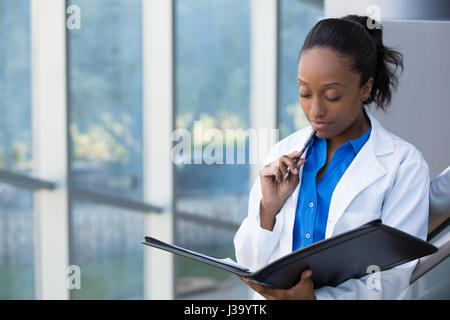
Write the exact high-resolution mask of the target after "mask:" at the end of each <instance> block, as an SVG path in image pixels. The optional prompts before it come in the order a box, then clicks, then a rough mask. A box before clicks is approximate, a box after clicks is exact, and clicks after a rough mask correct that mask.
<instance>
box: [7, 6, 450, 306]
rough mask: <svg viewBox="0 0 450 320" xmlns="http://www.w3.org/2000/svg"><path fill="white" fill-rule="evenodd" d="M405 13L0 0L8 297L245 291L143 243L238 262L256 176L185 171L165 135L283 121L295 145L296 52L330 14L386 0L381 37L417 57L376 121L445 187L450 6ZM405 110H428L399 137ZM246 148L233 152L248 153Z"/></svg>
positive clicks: (196, 142)
mask: <svg viewBox="0 0 450 320" xmlns="http://www.w3.org/2000/svg"><path fill="white" fill-rule="evenodd" d="M158 2H159V3H158ZM337 2H338V3H339V4H337ZM405 3H406V1H389V2H388V1H372V2H366V1H331V0H330V1H327V0H325V1H324V0H278V1H277V0H267V1H264V0H252V1H251V0H167V1H153V0H67V1H64V0H61V1H48V0H39V1H37V0H0V299H41V298H57V299H143V298H168V299H172V298H173V299H216V298H217V299H247V298H249V294H250V291H249V290H248V288H247V287H246V286H245V285H243V283H242V282H241V281H240V280H238V279H237V278H235V277H233V276H231V275H230V274H228V273H226V272H222V271H220V270H218V269H215V268H211V267H209V266H206V265H203V264H199V263H194V262H191V261H188V260H187V259H184V258H180V257H173V258H168V257H167V254H166V256H164V259H165V260H161V261H168V264H164V263H163V262H161V263H158V260H157V258H158V257H161V256H160V255H158V254H156V253H155V254H153V253H149V251H152V250H154V249H150V248H148V247H145V248H144V246H143V245H142V244H141V243H140V242H141V241H142V240H143V238H144V236H145V235H157V236H160V237H161V238H162V239H164V240H167V241H169V242H171V243H175V244H177V245H180V246H183V247H185V248H188V249H191V250H195V251H199V252H202V253H205V254H208V255H212V256H215V257H219V258H225V257H231V258H233V259H234V258H235V256H234V246H233V237H234V234H235V232H236V231H237V228H238V227H239V225H240V223H241V222H242V220H243V219H244V218H245V216H246V215H247V205H248V195H249V190H250V188H251V186H252V184H253V182H254V179H255V177H256V175H255V172H257V170H258V166H257V165H256V166H253V165H251V164H250V163H249V161H248V158H247V160H246V161H245V163H243V164H226V165H225V164H212V165H210V164H206V163H203V164H175V163H173V162H171V161H170V159H168V157H167V152H166V151H167V150H170V148H171V147H172V146H173V141H171V140H170V134H165V133H164V132H169V133H170V132H172V131H173V130H175V129H186V130H187V131H189V132H191V133H194V129H195V128H194V122H200V123H201V125H202V128H203V130H206V129H208V128H216V129H218V130H220V132H222V133H225V130H226V129H242V130H244V131H245V130H248V129H250V128H277V129H279V139H282V138H284V137H286V136H288V135H289V134H291V133H293V132H295V131H296V130H298V129H301V128H303V127H305V126H307V125H308V123H307V121H306V119H305V117H304V115H303V113H302V112H301V109H300V107H299V104H298V99H297V91H298V88H297V83H296V75H297V59H298V53H299V50H300V48H301V46H302V44H303V41H304V39H305V37H306V35H307V33H308V32H309V30H310V29H311V28H312V27H313V26H314V24H315V23H316V22H317V21H318V20H319V19H321V18H324V17H330V16H343V15H345V14H348V13H358V14H366V15H367V14H370V13H374V12H373V11H372V12H368V11H367V8H369V6H370V5H373V4H375V5H379V8H381V20H382V22H383V21H384V19H386V21H387V22H386V25H384V24H383V26H384V27H385V30H387V31H385V34H386V41H387V42H388V43H391V44H393V45H399V46H400V49H401V50H400V51H402V52H403V53H404V54H405V57H406V60H405V62H406V63H405V64H406V72H405V74H403V76H402V77H403V78H401V79H400V87H399V91H398V95H397V96H396V97H395V98H394V101H393V104H392V105H393V106H394V107H395V109H394V107H393V108H392V109H393V111H392V113H391V114H390V115H387V116H386V115H379V118H380V121H382V123H383V124H384V125H385V126H386V128H387V129H388V130H391V131H392V132H394V133H396V134H398V135H400V136H401V137H403V138H404V139H405V140H407V141H409V142H412V143H414V144H415V145H416V146H417V147H418V148H419V149H420V150H421V151H422V152H423V153H424V154H425V157H426V159H427V161H428V162H429V163H430V167H431V169H432V175H434V176H436V175H437V173H438V172H440V171H441V170H442V169H443V168H445V167H446V166H447V165H448V159H449V157H450V155H449V150H448V149H449V148H448V147H447V148H446V149H444V150H442V149H440V150H438V149H437V148H436V146H437V145H438V141H440V140H439V139H441V140H442V142H443V143H445V141H447V143H448V138H449V136H448V132H447V130H445V123H446V122H447V121H448V118H449V116H450V114H449V111H448V110H447V109H448V108H447V104H448V98H449V96H448V95H449V94H448V92H444V90H440V89H444V88H445V86H446V83H448V74H449V73H448V71H449V62H448V56H449V43H448V32H449V30H450V28H449V23H448V18H449V10H448V9H449V7H448V4H447V2H445V1H435V2H434V4H433V5H432V4H431V3H433V1H409V2H408V5H407V6H406V5H405ZM425 3H426V4H427V5H425ZM70 6H75V11H73V10H67V9H68V8H69V7H70ZM72 8H73V7H72ZM77 8H79V16H77V15H76V14H77V11H76V9H77ZM158 10H160V12H159V11H158ZM375 14H376V12H375ZM77 17H79V18H80V22H81V23H80V24H79V26H78V27H77V26H76V24H75V27H74V28H73V26H74V25H73V24H72V25H71V24H70V22H73V20H71V19H75V18H77ZM66 23H67V24H66ZM165 26H169V27H168V28H166V27H165ZM415 28H416V29H415ZM389 30H392V32H390V31H389ZM408 30H409V31H408ZM420 32H422V36H423V38H421V39H423V43H422V44H420V43H419V42H417V41H416V40H415V39H416V37H417V36H418V33H419V34H420ZM149 39H150V40H149ZM425 43H426V45H425ZM420 47H422V48H423V47H425V48H428V50H426V53H424V54H426V56H425V57H424V56H423V54H422V53H420V52H418V51H416V50H419V49H420ZM430 48H431V49H430ZM153 49H154V50H155V55H154V56H153V52H152V50H153ZM161 57H162V58H161ZM159 58H161V59H159ZM424 58H426V59H424ZM152 59H153V60H152ZM420 61H421V62H420ZM166 67H167V68H166ZM261 70H266V71H265V72H262V71H261ZM267 70H268V71H267ZM427 77H429V78H430V79H432V82H431V83H427V80H426V79H427ZM402 79H403V80H402ZM424 79H425V81H424ZM424 82H425V84H424ZM419 86H421V91H420V94H418V93H417V88H418V87H419ZM146 88H148V89H149V90H146ZM164 92H168V94H167V95H164ZM159 97H162V98H161V100H158V99H159ZM261 97H263V98H264V97H269V99H263V98H261ZM261 100H263V101H261ZM260 101H261V103H259V102H260ZM431 108H434V109H431ZM444 109H446V110H444ZM146 110H149V111H146ZM402 110H415V111H414V112H412V113H411V114H410V115H408V117H409V120H410V121H406V122H402V125H401V126H399V125H398V122H399V120H401V119H404V116H405V113H404V112H402ZM427 110H428V111H427ZM430 111H432V112H431V113H434V114H435V115H436V114H438V115H439V117H438V118H439V119H436V117H433V118H434V120H433V119H431V117H430V116H429V115H430ZM146 112H148V113H146ZM441 114H442V116H441ZM383 117H384V118H383ZM146 119H151V121H149V122H147V121H145V120H146ZM441 119H443V120H441ZM445 119H447V120H445ZM436 121H437V122H439V121H445V123H444V122H443V124H444V125H442V126H437V129H436V130H437V131H438V132H434V134H436V136H438V137H439V138H436V139H438V141H436V143H433V145H430V144H429V143H427V141H429V140H428V138H429V137H428V136H424V134H423V132H425V131H427V130H428V129H427V128H430V126H433V123H434V124H436ZM153 124H155V125H153ZM161 127H162V128H165V129H164V130H165V131H164V130H159V129H160V128H161ZM435 128H436V127H435ZM166 129H167V130H166ZM439 130H441V131H439ZM439 132H440V134H439ZM427 137H428V138H427ZM433 137H434V136H433ZM239 139H242V138H239V137H238V138H236V141H235V142H236V148H234V142H233V144H232V149H234V150H229V149H228V148H226V149H225V150H224V155H223V156H224V158H225V157H226V154H227V152H235V153H236V152H243V153H244V154H246V155H248V154H249V152H250V150H249V144H248V143H239V142H242V141H238V140H239ZM244 140H245V138H244ZM209 142H210V141H209V140H208V139H207V138H204V137H200V138H199V139H198V138H197V139H193V140H192V141H191V145H192V147H193V148H194V147H197V148H198V147H200V148H203V149H204V148H205V147H206V146H207V145H208V144H209ZM245 142H248V141H247V140H245ZM160 151H161V152H160ZM158 154H159V155H160V158H162V160H155V161H153V162H152V160H153V159H158V158H157V155H158ZM193 158H194V154H193V155H192V159H193ZM158 161H162V162H158ZM160 163H162V165H159V164H160ZM165 163H166V164H165ZM165 177H167V182H165V183H163V186H162V187H161V189H160V188H159V187H158V183H159V182H161V181H162V180H165ZM432 178H433V177H432ZM154 186H155V187H154ZM161 216H162V217H163V218H162V220H159V219H160V217H161ZM164 216H167V217H169V218H168V219H165V218H164ZM158 223H161V225H158ZM166 230H168V231H167V232H166ZM153 231H154V232H155V233H154V234H152V232H153ZM163 254H164V253H163ZM148 261H151V262H150V263H149V262H148ZM68 265H77V266H79V267H80V270H81V289H72V290H69V288H68V286H67V285H66V283H65V282H64V279H66V278H67V276H68V275H67V274H65V273H64V270H65V269H62V268H63V267H65V266H68ZM447 268H448V263H447ZM56 274H58V275H56ZM61 279H62V280H61ZM61 282H62V283H61ZM166 286H167V287H168V289H161V288H162V287H166Z"/></svg>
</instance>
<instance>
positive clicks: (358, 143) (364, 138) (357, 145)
mask: <svg viewBox="0 0 450 320" xmlns="http://www.w3.org/2000/svg"><path fill="white" fill-rule="evenodd" d="M371 131H372V126H371V127H370V128H369V130H367V132H366V133H364V134H363V135H362V136H361V137H359V138H358V139H356V140H349V141H347V142H348V143H350V144H351V145H352V147H353V149H354V150H355V154H358V152H359V151H360V150H361V148H362V147H363V146H364V144H365V143H366V142H367V140H368V139H369V136H370V132H371Z"/></svg>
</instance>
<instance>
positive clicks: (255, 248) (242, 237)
mask: <svg viewBox="0 0 450 320" xmlns="http://www.w3.org/2000/svg"><path fill="white" fill-rule="evenodd" d="M279 156H280V155H279V144H278V143H277V144H275V145H274V146H273V147H272V149H271V151H270V153H269V155H268V156H267V157H266V158H265V160H264V162H263V165H266V164H268V163H270V162H272V161H274V160H276V159H277V158H278V157H279ZM261 199H262V193H261V180H260V177H259V176H258V177H257V178H256V180H255V182H254V183H253V186H252V189H251V191H250V195H249V199H248V215H247V217H246V218H245V219H244V221H243V222H242V224H241V226H240V227H239V229H238V231H237V233H236V235H235V237H234V246H235V251H236V259H237V262H238V263H239V264H241V265H243V266H246V267H248V268H250V269H251V270H255V269H258V268H260V267H262V266H264V265H266V264H267V263H268V261H269V259H270V256H271V255H272V253H273V251H274V250H275V248H276V246H277V244H278V242H279V239H280V235H281V231H282V226H283V219H282V217H281V215H280V216H277V217H276V220H275V225H274V228H273V230H272V231H269V230H266V229H263V228H262V227H261V224H260V215H259V213H260V210H259V209H260V207H259V205H260V202H261Z"/></svg>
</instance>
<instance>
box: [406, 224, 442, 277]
mask: <svg viewBox="0 0 450 320" xmlns="http://www.w3.org/2000/svg"><path fill="white" fill-rule="evenodd" d="M433 244H434V245H435V246H436V247H437V248H438V251H437V252H435V253H433V254H431V255H429V256H425V257H422V258H420V259H419V262H418V263H417V265H416V267H415V269H414V271H413V273H412V275H411V280H410V282H409V283H410V284H412V283H414V282H415V281H416V280H417V279H419V278H420V277H422V276H423V275H424V274H425V273H427V272H428V271H430V270H431V269H433V268H434V267H436V266H437V265H438V264H439V263H441V262H442V261H444V260H445V259H446V258H447V257H448V256H449V255H450V231H448V232H447V233H446V234H444V235H443V236H442V237H441V238H439V239H438V240H437V241H435V242H434V243H433Z"/></svg>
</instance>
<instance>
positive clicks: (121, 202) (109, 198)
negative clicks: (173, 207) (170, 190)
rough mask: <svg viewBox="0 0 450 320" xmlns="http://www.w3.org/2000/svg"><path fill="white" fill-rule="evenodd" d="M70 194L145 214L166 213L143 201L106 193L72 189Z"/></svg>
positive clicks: (160, 208) (162, 209)
mask: <svg viewBox="0 0 450 320" xmlns="http://www.w3.org/2000/svg"><path fill="white" fill-rule="evenodd" d="M70 194H71V195H72V196H73V197H75V198H78V199H81V200H84V201H88V202H96V203H101V204H105V205H111V206H115V207H121V208H123V209H130V210H135V211H141V212H144V213H161V212H163V211H164V208H162V207H159V206H155V205H152V204H148V203H144V202H142V201H137V200H131V199H127V198H124V197H118V196H115V195H110V194H106V193H101V192H97V191H92V190H87V189H81V188H76V187H73V188H71V189H70Z"/></svg>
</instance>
